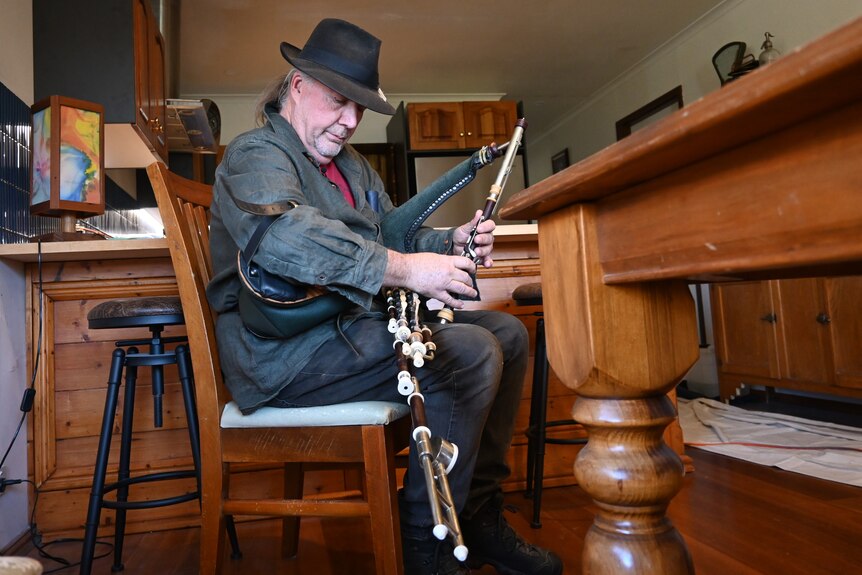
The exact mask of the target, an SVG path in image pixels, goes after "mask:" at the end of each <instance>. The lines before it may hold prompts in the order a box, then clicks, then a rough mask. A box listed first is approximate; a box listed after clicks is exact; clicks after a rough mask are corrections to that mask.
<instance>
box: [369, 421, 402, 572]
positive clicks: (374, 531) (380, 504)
mask: <svg viewBox="0 0 862 575" xmlns="http://www.w3.org/2000/svg"><path fill="white" fill-rule="evenodd" d="M362 445H363V451H364V459H365V485H366V488H367V497H368V507H369V512H370V515H371V518H370V519H371V547H372V550H373V551H374V562H375V564H376V566H377V567H376V570H375V573H379V574H383V575H401V574H402V573H403V569H404V564H403V557H402V550H401V521H400V516H399V514H398V501H397V493H396V490H395V452H394V448H393V439H392V429H391V427H390V426H388V425H364V426H363V427H362Z"/></svg>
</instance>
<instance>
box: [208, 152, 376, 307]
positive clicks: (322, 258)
mask: <svg viewBox="0 0 862 575" xmlns="http://www.w3.org/2000/svg"><path fill="white" fill-rule="evenodd" d="M237 144H238V145H236V146H232V148H231V149H230V150H229V153H228V154H226V156H225V158H224V160H223V162H222V164H223V165H222V166H220V168H219V173H218V175H217V181H216V185H215V187H214V194H215V195H214V202H216V203H217V204H218V208H219V209H218V214H219V217H220V218H221V220H222V224H223V227H224V229H225V230H226V232H227V233H228V234H229V235H230V237H231V238H232V239H233V243H235V244H236V246H238V247H239V249H244V247H245V246H246V245H247V243H248V241H249V239H250V237H251V235H252V234H253V233H254V230H255V229H256V228H257V226H258V224H259V223H260V221H261V216H257V215H254V214H250V213H247V212H244V211H242V210H241V209H239V208H238V207H237V205H236V204H235V202H234V201H233V200H232V199H231V196H233V197H236V198H238V199H240V200H243V201H245V202H249V203H255V204H267V203H274V202H279V201H286V200H287V201H293V202H295V203H296V204H297V207H296V208H294V209H292V210H289V211H287V212H285V213H284V214H282V215H281V216H280V217H279V218H278V220H277V221H276V222H275V223H274V224H273V225H272V226H271V227H270V228H269V230H268V231H267V233H266V235H265V236H264V238H263V240H262V241H261V243H260V247H259V248H258V251H257V253H256V254H255V256H254V260H255V261H256V262H257V263H258V264H260V265H262V266H263V267H264V268H266V269H267V270H268V271H270V272H272V273H275V274H278V275H280V276H282V277H285V278H289V279H292V280H295V281H297V282H300V283H304V284H309V285H322V286H326V287H328V288H329V289H332V290H334V291H337V292H339V293H341V294H342V295H344V296H345V297H347V298H348V299H350V300H351V301H353V302H355V303H357V304H359V305H362V306H364V307H369V306H370V304H371V299H372V297H373V295H374V294H375V293H377V292H378V291H379V289H380V287H381V285H382V282H383V274H384V271H385V269H386V264H387V255H386V249H385V248H384V247H383V246H381V245H379V244H378V243H377V242H376V241H375V239H376V238H371V237H363V236H362V235H360V234H359V233H356V232H355V231H353V230H351V229H350V228H349V227H348V226H347V225H345V224H344V223H343V222H342V221H340V220H339V219H336V218H333V217H328V216H327V215H324V213H323V212H322V211H321V209H323V210H326V209H327V208H328V206H325V205H324V206H321V207H318V205H319V204H320V190H316V189H315V188H314V186H315V185H317V186H321V184H319V183H317V182H313V183H305V185H303V182H302V181H301V177H300V171H299V169H298V167H297V166H296V165H295V164H294V162H295V161H306V160H305V158H303V157H301V156H300V157H299V158H298V160H297V159H294V158H292V157H291V156H289V155H288V154H286V153H285V151H284V150H282V149H280V148H279V147H277V146H276V145H274V144H273V143H272V142H268V141H266V140H265V139H262V138H251V139H248V140H245V141H242V142H237ZM323 185H325V184H323ZM324 191H325V190H324ZM328 191H330V192H331V190H328ZM345 205H346V204H345Z"/></svg>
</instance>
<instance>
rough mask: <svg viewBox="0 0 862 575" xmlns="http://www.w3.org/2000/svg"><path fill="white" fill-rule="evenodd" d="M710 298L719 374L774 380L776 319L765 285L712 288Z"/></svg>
mask: <svg viewBox="0 0 862 575" xmlns="http://www.w3.org/2000/svg"><path fill="white" fill-rule="evenodd" d="M711 294H712V313H713V325H714V326H715V345H716V353H717V355H718V361H719V371H720V372H721V373H729V374H739V375H749V376H756V377H763V378H777V377H778V375H779V372H778V358H777V354H776V329H775V325H776V321H777V319H776V314H775V313H774V307H773V305H772V294H771V291H770V289H769V282H741V283H732V284H731V283H729V284H721V285H713V286H712V289H711Z"/></svg>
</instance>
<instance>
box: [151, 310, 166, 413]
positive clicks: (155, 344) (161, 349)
mask: <svg viewBox="0 0 862 575" xmlns="http://www.w3.org/2000/svg"><path fill="white" fill-rule="evenodd" d="M150 331H151V332H152V334H153V337H152V339H151V340H150V354H151V355H158V354H162V353H165V345H164V343H163V342H162V339H161V333H162V327H161V326H153V327H151V328H150ZM152 377H153V426H155V427H156V428H159V427H161V426H162V397H163V396H164V394H165V370H164V367H162V366H161V365H154V366H152Z"/></svg>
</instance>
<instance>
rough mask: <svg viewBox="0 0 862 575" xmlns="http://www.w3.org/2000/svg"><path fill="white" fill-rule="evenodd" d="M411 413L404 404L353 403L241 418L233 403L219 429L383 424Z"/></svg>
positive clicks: (267, 409) (271, 411) (272, 411)
mask: <svg viewBox="0 0 862 575" xmlns="http://www.w3.org/2000/svg"><path fill="white" fill-rule="evenodd" d="M409 412H410V408H409V407H408V406H407V403H395V402H390V401H356V402H351V403H338V404H335V405H324V406H321V407H289V408H281V407H261V408H260V409H258V410H257V411H255V412H254V413H252V414H250V415H243V414H242V412H241V411H240V410H239V406H237V404H236V402H233V401H231V402H229V403H228V404H227V405H225V406H224V411H223V412H222V415H221V426H222V427H223V428H229V427H303V426H312V427H321V426H332V425H386V424H387V423H391V422H393V421H395V420H396V419H400V418H402V417H404V416H405V415H407V414H408V413H409Z"/></svg>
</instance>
